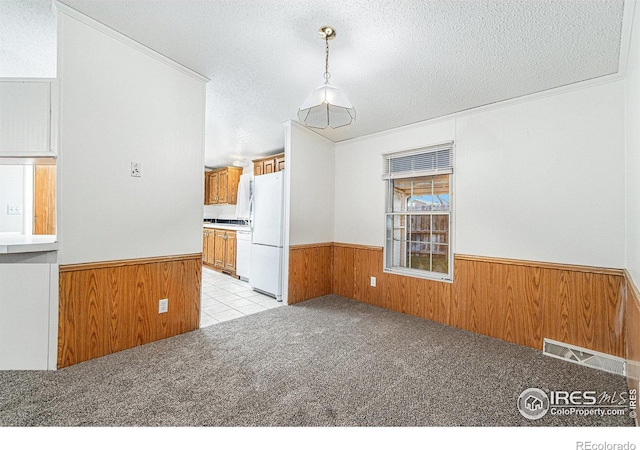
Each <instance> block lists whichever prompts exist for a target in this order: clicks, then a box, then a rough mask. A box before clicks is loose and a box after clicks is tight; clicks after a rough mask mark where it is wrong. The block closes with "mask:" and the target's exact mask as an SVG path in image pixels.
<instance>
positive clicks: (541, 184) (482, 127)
mask: <svg viewBox="0 0 640 450" xmlns="http://www.w3.org/2000/svg"><path fill="white" fill-rule="evenodd" d="M623 105H624V85H623V82H621V81H618V82H613V83H608V84H602V85H596V86H591V87H587V88H584V89H579V90H573V91H568V92H559V93H557V95H547V96H544V97H536V96H534V97H531V98H529V99H520V100H519V101H517V102H507V103H504V104H502V105H497V106H493V107H491V108H483V109H480V110H476V111H475V112H468V113H464V114H459V115H456V116H452V117H451V118H449V119H447V118H443V119H440V120H438V121H432V122H425V123H422V124H418V125H413V126H409V127H405V128H400V129H397V130H393V131H391V132H385V133H382V134H379V135H372V136H369V137H366V138H362V139H356V140H352V141H346V142H344V143H339V144H337V145H336V187H335V192H336V195H335V217H336V220H335V232H334V240H335V241H337V242H349V243H354V244H363V245H376V246H382V245H383V238H384V187H385V184H384V182H383V181H381V177H380V174H381V158H380V155H381V154H382V153H386V152H390V151H394V150H401V149H406V148H411V147H418V146H425V145H431V144H435V143H439V142H442V141H446V140H451V139H453V140H454V141H455V145H456V147H455V169H454V171H455V180H454V182H455V186H454V198H453V202H454V213H455V215H454V223H455V242H454V251H455V252H456V253H463V254H471V255H480V256H494V257H504V258H514V259H525V260H536V261H550V262H558V263H567V264H583V265H593V266H603V267H623V264H624V260H623V255H624V180H623V177H622V174H623V173H624V170H625V169H624V126H623V125H624V108H623Z"/></svg>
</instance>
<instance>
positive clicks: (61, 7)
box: [54, 0, 210, 83]
mask: <svg viewBox="0 0 640 450" xmlns="http://www.w3.org/2000/svg"><path fill="white" fill-rule="evenodd" d="M54 5H55V7H56V8H57V10H58V12H60V13H63V14H65V15H66V16H68V17H71V18H73V19H76V20H78V21H80V22H82V23H83V24H85V25H88V26H90V27H91V28H93V29H95V30H97V31H100V32H101V33H104V34H106V35H108V36H110V37H112V38H114V39H116V40H118V41H120V42H122V43H123V44H126V45H128V46H130V47H132V48H135V49H136V50H138V51H140V52H142V53H144V54H146V55H147V56H150V57H152V58H154V59H156V60H157V61H160V62H162V63H164V64H166V65H168V66H170V67H172V68H174V69H177V70H179V71H180V72H182V73H184V74H186V75H189V76H190V77H192V78H195V79H196V80H198V81H200V82H202V83H207V82H209V81H210V80H209V78H207V77H205V76H204V75H201V74H199V73H198V72H196V71H194V70H191V69H189V68H188V67H185V66H183V65H182V64H180V63H178V62H176V61H174V60H173V59H171V58H168V57H166V56H164V55H163V54H161V53H158V52H157V51H155V50H152V49H151V48H149V47H147V46H146V45H144V44H141V43H140V42H138V41H136V40H134V39H132V38H130V37H129V36H125V35H124V34H122V33H120V32H119V31H116V30H114V29H113V28H110V27H109V26H107V25H105V24H103V23H102V22H98V21H97V20H95V19H92V18H91V17H89V16H87V15H85V14H83V13H81V12H80V11H78V10H76V9H73V8H72V7H70V6H68V5H65V4H64V3H62V2H60V1H58V0H54Z"/></svg>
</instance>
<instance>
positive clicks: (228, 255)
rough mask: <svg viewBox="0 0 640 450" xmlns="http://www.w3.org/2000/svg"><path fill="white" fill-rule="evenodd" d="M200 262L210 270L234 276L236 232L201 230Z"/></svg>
mask: <svg viewBox="0 0 640 450" xmlns="http://www.w3.org/2000/svg"><path fill="white" fill-rule="evenodd" d="M202 262H203V263H204V264H205V265H207V266H208V267H210V268H212V269H216V270H218V271H220V272H224V273H228V274H230V275H232V276H234V277H235V276H236V232H235V231H229V230H221V229H217V228H203V231H202Z"/></svg>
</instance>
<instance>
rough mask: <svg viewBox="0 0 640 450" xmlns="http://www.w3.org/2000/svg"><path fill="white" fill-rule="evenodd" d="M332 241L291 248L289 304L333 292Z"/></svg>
mask: <svg viewBox="0 0 640 450" xmlns="http://www.w3.org/2000/svg"><path fill="white" fill-rule="evenodd" d="M332 255H333V247H332V244H331V243H322V244H310V245H296V246H291V247H290V248H289V295H288V298H287V302H288V304H289V305H293V304H295V303H300V302H301V301H304V300H309V299H310V298H315V297H320V296H321V295H327V294H331V282H332V273H331V268H332V263H331V258H332Z"/></svg>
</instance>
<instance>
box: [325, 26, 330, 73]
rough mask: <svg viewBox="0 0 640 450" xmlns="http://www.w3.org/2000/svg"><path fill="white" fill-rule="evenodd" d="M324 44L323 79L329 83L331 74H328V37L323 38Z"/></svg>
mask: <svg viewBox="0 0 640 450" xmlns="http://www.w3.org/2000/svg"><path fill="white" fill-rule="evenodd" d="M324 42H325V58H324V79H325V81H329V78H331V74H330V73H329V37H328V36H327V37H325V38H324Z"/></svg>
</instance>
